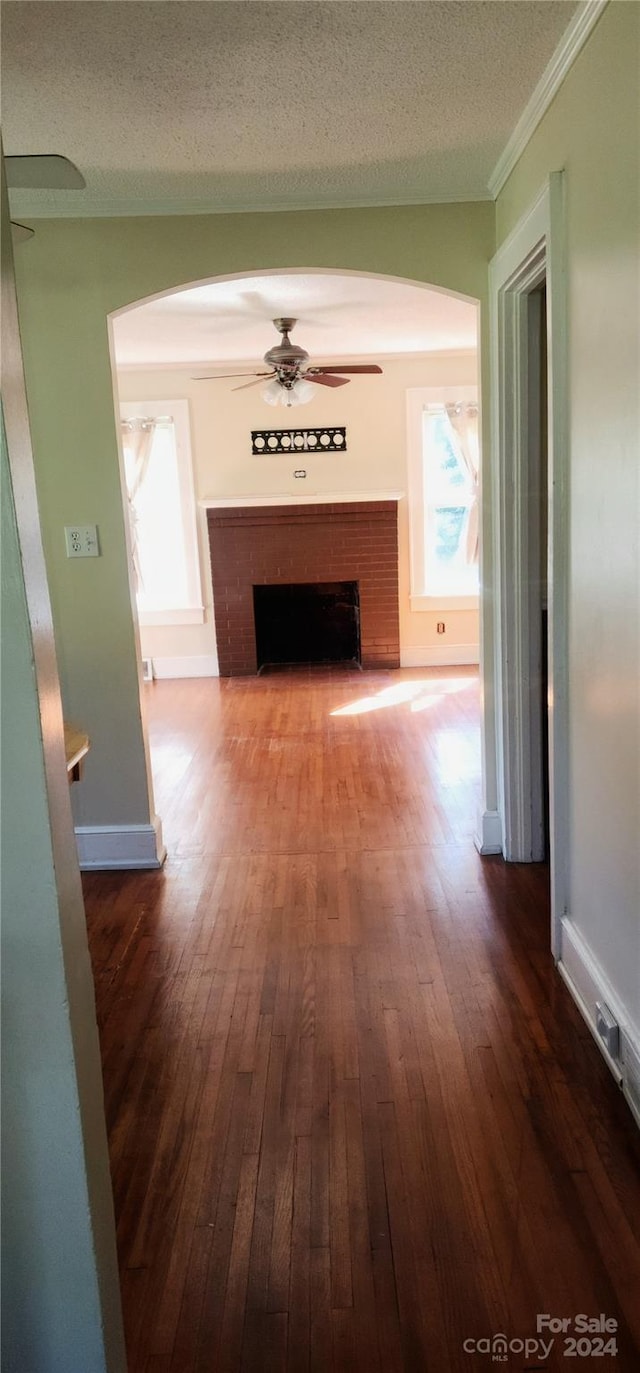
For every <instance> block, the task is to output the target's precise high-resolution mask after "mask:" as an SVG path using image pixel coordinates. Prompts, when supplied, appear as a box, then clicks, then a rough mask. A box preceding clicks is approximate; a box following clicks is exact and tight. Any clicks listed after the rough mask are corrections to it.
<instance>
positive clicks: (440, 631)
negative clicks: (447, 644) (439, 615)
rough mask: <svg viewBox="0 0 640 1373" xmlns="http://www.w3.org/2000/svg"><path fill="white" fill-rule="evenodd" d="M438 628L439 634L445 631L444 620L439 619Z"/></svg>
mask: <svg viewBox="0 0 640 1373" xmlns="http://www.w3.org/2000/svg"><path fill="white" fill-rule="evenodd" d="M436 629H437V631H438V634H444V632H445V627H444V620H438V623H437V625H436Z"/></svg>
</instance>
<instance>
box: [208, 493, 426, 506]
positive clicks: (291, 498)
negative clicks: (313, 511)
mask: <svg viewBox="0 0 640 1373" xmlns="http://www.w3.org/2000/svg"><path fill="white" fill-rule="evenodd" d="M403 496H404V491H305V492H304V493H303V492H300V495H298V493H297V492H296V493H295V495H293V494H292V493H291V492H272V493H270V494H269V495H268V496H206V497H205V498H204V499H203V500H201V501H199V502H198V504H199V505H200V506H201V508H202V509H203V510H225V509H228V508H229V507H231V508H237V507H238V506H254V505H255V506H260V505H342V504H346V503H348V502H351V501H362V502H366V501H401V500H402V498H403Z"/></svg>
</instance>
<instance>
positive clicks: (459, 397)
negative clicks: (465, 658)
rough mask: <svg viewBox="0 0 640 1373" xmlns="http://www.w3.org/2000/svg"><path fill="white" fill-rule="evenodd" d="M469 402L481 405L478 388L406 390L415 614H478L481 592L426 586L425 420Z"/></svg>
mask: <svg viewBox="0 0 640 1373" xmlns="http://www.w3.org/2000/svg"><path fill="white" fill-rule="evenodd" d="M461 401H462V402H464V401H470V402H472V403H474V404H478V388H477V386H475V385H473V384H467V385H466V386H411V387H408V388H407V489H408V494H409V603H410V606H411V610H412V611H418V612H420V611H429V610H430V611H434V610H436V609H440V610H477V609H478V607H479V604H480V592H479V591H478V592H477V593H474V592H462V593H461V594H460V595H457V594H456V593H455V592H453V593H452V592H445V593H443V594H442V595H438V594H437V593H434V592H432V591H429V588H428V586H426V585H425V564H426V550H425V510H426V500H425V489H424V452H423V442H422V416H423V413H424V411H425V410H426V409H428V407H429V406H430V405H446V404H447V403H449V402H451V403H453V404H457V403H458V402H461Z"/></svg>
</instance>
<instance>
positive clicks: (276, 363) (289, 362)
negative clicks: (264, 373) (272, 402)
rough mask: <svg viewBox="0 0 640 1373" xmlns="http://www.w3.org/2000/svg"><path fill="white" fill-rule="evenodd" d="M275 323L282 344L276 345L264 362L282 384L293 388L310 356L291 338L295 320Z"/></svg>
mask: <svg viewBox="0 0 640 1373" xmlns="http://www.w3.org/2000/svg"><path fill="white" fill-rule="evenodd" d="M273 322H274V324H275V326H276V329H278V330H279V332H280V333H281V334H282V342H281V343H278V344H276V346H275V348H270V349H269V351H268V353H265V355H264V360H265V362H266V364H267V366H268V367H272V368H273V370H274V372H276V374H277V377H278V381H279V382H280V384H281V385H282V386H287V387H291V386H293V385H294V384H295V382H296V381H297V379H298V376H299V374H300V369H301V368H302V367H303V366H304V364H305V363H306V362H308V361H309V354H308V353H307V352H306V350H305V349H304V348H298V346H297V344H295V343H292V342H291V340H290V338H289V331H290V329H293V326H294V324H295V322H296V321H295V319H274V321H273Z"/></svg>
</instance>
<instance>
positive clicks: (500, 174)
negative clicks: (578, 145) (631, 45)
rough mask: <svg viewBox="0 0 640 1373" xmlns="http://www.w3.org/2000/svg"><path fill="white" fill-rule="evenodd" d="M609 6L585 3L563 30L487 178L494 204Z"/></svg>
mask: <svg viewBox="0 0 640 1373" xmlns="http://www.w3.org/2000/svg"><path fill="white" fill-rule="evenodd" d="M608 3H609V0H586V3H585V4H584V5H581V7H580V9H579V10H578V12H577V14H575V15H574V17H573V19H572V20H571V23H570V24H569V26H568V28H567V29H566V30H565V33H564V34H563V36H562V38H561V40H560V43H559V44H558V47H557V48H556V50H555V52H554V54H553V57H552V58H551V61H550V62H549V63H548V65H547V67H546V68H545V70H544V72H543V74H542V76H541V78H540V80H539V82H538V84H537V86H536V88H535V90H534V92H533V94H532V95H531V97H530V98H529V100H528V101H527V104H526V105H525V108H524V110H523V111H522V114H521V115H520V118H519V120H518V123H517V124H516V126H515V129H514V130H513V133H512V134H511V137H510V139H509V142H508V143H507V146H506V148H505V149H504V152H503V153H502V154H501V156H500V157H499V158H498V161H497V162H496V165H495V167H494V169H493V171H492V173H491V176H490V177H489V191H490V194H491V198H492V199H493V200H495V199H496V197H497V196H498V195H499V194H500V191H501V190H502V187H503V186H504V184H505V182H506V181H507V178H508V177H509V176H510V175H511V173H512V171H513V169H514V167H515V165H516V162H517V161H518V158H520V157H521V156H522V153H523V152H524V150H525V148H526V146H527V143H528V142H529V139H530V138H531V136H532V135H533V134H534V133H535V131H536V129H537V127H538V124H539V123H540V121H541V119H542V117H543V115H545V114H546V112H547V110H548V108H549V106H550V104H551V101H552V100H553V98H554V96H555V95H556V94H557V92H558V90H559V89H560V86H561V85H562V82H563V81H564V79H565V76H566V75H567V72H568V71H569V70H570V68H571V67H572V66H573V63H574V62H575V60H576V57H577V56H578V53H579V52H581V51H582V48H583V47H584V45H585V43H586V41H587V39H588V37H589V35H590V34H591V33H592V31H593V29H594V27H595V25H596V24H597V22H598V20H599V18H600V16H601V14H602V12H603V10H604V9H605V8H606V6H607V5H608Z"/></svg>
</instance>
